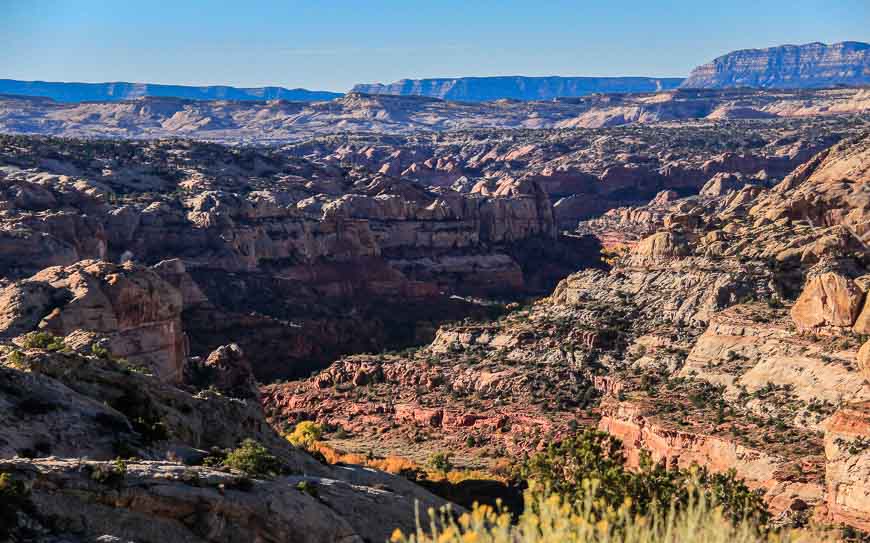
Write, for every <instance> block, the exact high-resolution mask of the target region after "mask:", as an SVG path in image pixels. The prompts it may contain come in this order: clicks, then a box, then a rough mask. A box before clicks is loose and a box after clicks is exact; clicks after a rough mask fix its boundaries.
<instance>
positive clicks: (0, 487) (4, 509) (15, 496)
mask: <svg viewBox="0 0 870 543" xmlns="http://www.w3.org/2000/svg"><path fill="white" fill-rule="evenodd" d="M29 506H30V496H29V492H28V491H27V486H26V485H25V484H24V483H23V482H21V481H16V480H15V479H13V478H12V476H11V475H10V474H8V473H0V541H8V540H9V539H10V536H11V535H12V531H13V530H14V529H15V527H16V525H17V521H18V512H19V511H22V510H26V509H28V508H29Z"/></svg>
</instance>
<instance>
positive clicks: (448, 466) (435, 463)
mask: <svg viewBox="0 0 870 543" xmlns="http://www.w3.org/2000/svg"><path fill="white" fill-rule="evenodd" d="M450 457H451V454H450V453H444V452H439V453H435V454H433V455H432V456H431V457H430V458H429V467H431V468H432V469H434V470H435V471H437V472H440V473H442V474H443V475H447V474H448V473H450V471H451V470H452V469H453V461H452V460H451V459H450Z"/></svg>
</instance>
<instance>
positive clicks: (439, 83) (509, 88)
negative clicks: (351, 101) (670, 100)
mask: <svg viewBox="0 0 870 543" xmlns="http://www.w3.org/2000/svg"><path fill="white" fill-rule="evenodd" d="M682 81H683V80H682V78H677V77H663V78H654V77H557V76H553V77H523V76H501V77H457V78H435V79H402V80H400V81H396V82H394V83H388V84H382V83H372V84H358V85H355V86H354V87H353V90H352V91H351V92H355V93H366V94H389V95H401V96H428V97H434V98H441V99H444V100H456V101H463V102H486V101H491V100H502V99H512V100H551V99H553V98H560V97H577V96H586V95H589V94H595V93H625V92H656V91H662V90H669V89H673V88H676V87H677V86H678V85H679V84H680V83H681V82H682Z"/></svg>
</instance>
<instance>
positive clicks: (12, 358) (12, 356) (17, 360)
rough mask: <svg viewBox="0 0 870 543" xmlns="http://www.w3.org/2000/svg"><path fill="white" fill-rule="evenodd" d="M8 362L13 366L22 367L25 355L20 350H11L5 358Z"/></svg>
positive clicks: (25, 358)
mask: <svg viewBox="0 0 870 543" xmlns="http://www.w3.org/2000/svg"><path fill="white" fill-rule="evenodd" d="M7 360H9V363H10V364H12V366H13V367H18V368H20V367H22V366H23V365H24V362H25V361H26V360H27V357H26V356H25V355H24V353H22V352H21V351H17V350H15V351H12V352H11V353H9V357H8V358H7Z"/></svg>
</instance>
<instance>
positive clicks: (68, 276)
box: [0, 260, 187, 382]
mask: <svg viewBox="0 0 870 543" xmlns="http://www.w3.org/2000/svg"><path fill="white" fill-rule="evenodd" d="M0 299H2V300H5V301H6V302H7V305H5V307H4V311H5V319H4V321H5V322H3V323H2V324H0V325H2V326H3V327H2V329H0V334H2V336H3V337H5V338H11V337H14V336H16V335H19V334H21V333H23V332H27V331H31V330H36V329H38V330H42V331H45V332H49V333H51V334H54V335H57V336H66V335H67V334H70V333H72V332H74V331H76V330H87V331H92V332H97V333H98V334H100V335H102V336H104V337H105V338H107V339H108V344H107V347H108V348H109V350H110V351H111V353H112V354H113V355H115V356H118V357H123V358H128V359H130V360H131V361H134V362H136V363H139V364H143V365H145V366H146V367H148V368H149V369H150V370H152V371H153V372H154V373H155V374H156V375H158V376H159V377H160V378H161V379H164V380H166V381H170V382H180V380H181V372H182V368H183V365H184V358H185V357H186V356H187V338H186V337H185V334H184V332H183V331H182V327H181V311H182V297H181V294H180V293H179V292H178V290H176V289H175V288H174V287H172V286H171V285H169V284H168V283H166V282H165V281H164V280H163V279H161V278H160V276H159V275H158V274H157V273H155V272H154V271H152V270H150V269H148V268H145V267H143V266H137V265H134V264H132V263H127V264H124V265H117V264H111V263H108V262H101V261H94V260H84V261H81V262H79V263H77V264H73V265H71V266H67V267H52V268H46V269H45V270H43V271H41V272H39V273H38V274H36V275H34V276H33V277H30V278H29V279H26V280H23V281H19V282H17V283H13V284H12V285H10V286H8V287H6V289H4V291H3V293H2V294H0Z"/></svg>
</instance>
